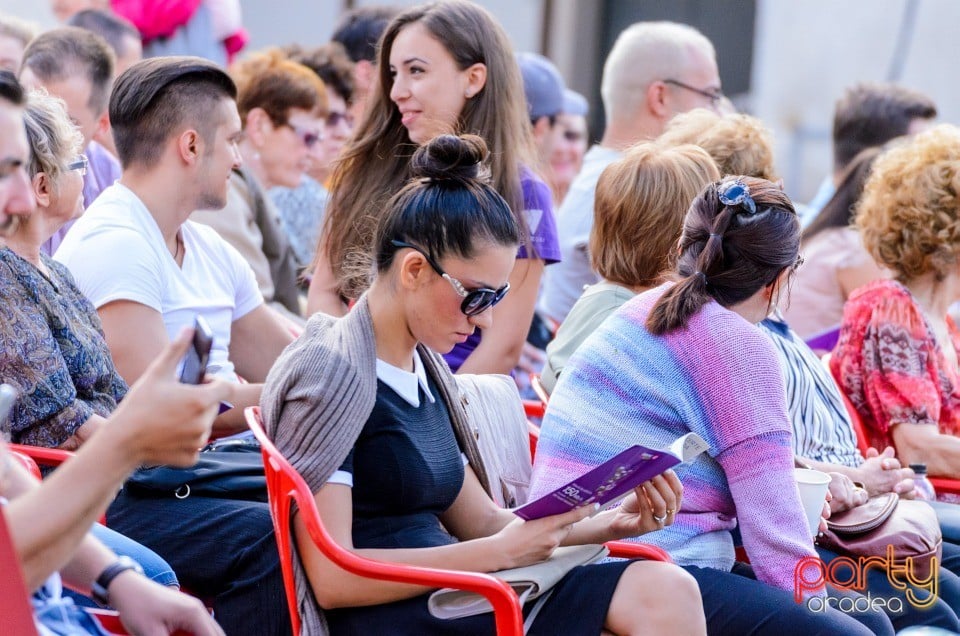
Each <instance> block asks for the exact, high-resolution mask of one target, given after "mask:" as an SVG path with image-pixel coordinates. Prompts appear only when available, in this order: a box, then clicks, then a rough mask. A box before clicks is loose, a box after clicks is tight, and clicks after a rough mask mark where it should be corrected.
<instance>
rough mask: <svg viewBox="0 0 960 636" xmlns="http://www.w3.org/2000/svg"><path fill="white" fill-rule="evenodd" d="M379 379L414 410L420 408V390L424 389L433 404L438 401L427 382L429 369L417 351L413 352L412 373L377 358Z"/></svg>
mask: <svg viewBox="0 0 960 636" xmlns="http://www.w3.org/2000/svg"><path fill="white" fill-rule="evenodd" d="M377 379H378V380H380V381H381V382H383V383H384V384H386V385H387V386H388V387H390V388H391V389H393V390H394V391H396V392H397V395H399V396H400V397H402V398H403V399H404V400H406V401H407V402H409V403H410V405H411V406H413V407H414V408H416V407H419V406H420V391H419V389H423V393H424V395H426V396H427V400H428V401H429V402H430V403H431V404H433V403H434V402H435V401H436V400H435V399H434V397H433V394H432V393H431V392H430V385H429V383H428V382H427V368H426V367H424V366H423V361H422V360H421V359H420V354H419V353H418V352H417V351H416V350H414V352H413V372H412V373H411V372H410V371H407V370H405V369H401V368H400V367H395V366H393V365H392V364H390V363H388V362H384V361H383V360H381V359H380V358H377Z"/></svg>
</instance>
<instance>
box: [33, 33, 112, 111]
mask: <svg viewBox="0 0 960 636" xmlns="http://www.w3.org/2000/svg"><path fill="white" fill-rule="evenodd" d="M115 64H116V57H115V56H114V54H113V50H112V49H111V48H110V45H109V44H107V42H106V40H104V39H103V38H102V37H100V36H99V35H97V34H96V33H92V32H90V31H87V30H85V29H80V28H77V27H60V28H59V29H53V30H51V31H47V32H45V33H41V34H40V35H38V36H37V37H35V38H34V39H33V40H32V41H31V42H30V44H29V45H28V46H27V49H26V50H25V51H24V52H23V65H22V66H21V68H20V72H21V73H22V72H23V69H26V68H29V69H30V70H31V71H32V72H33V74H34V75H36V76H37V79H39V80H40V81H41V82H44V83H46V82H62V81H63V80H65V79H67V78H69V77H72V76H74V75H77V74H82V75H84V76H85V77H86V78H87V80H89V82H90V101H89V102H88V106H89V107H90V110H92V111H93V112H94V113H96V114H97V115H99V114H100V113H102V112H103V111H104V110H106V109H107V100H108V99H109V98H110V84H111V82H112V81H113V69H114V66H115Z"/></svg>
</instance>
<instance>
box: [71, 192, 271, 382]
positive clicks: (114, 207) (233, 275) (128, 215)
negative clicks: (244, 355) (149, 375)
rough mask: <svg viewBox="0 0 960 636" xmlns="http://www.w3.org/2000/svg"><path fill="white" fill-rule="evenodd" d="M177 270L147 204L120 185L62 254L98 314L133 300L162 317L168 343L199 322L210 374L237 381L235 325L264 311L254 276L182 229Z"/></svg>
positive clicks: (211, 240) (230, 252)
mask: <svg viewBox="0 0 960 636" xmlns="http://www.w3.org/2000/svg"><path fill="white" fill-rule="evenodd" d="M181 236H182V237H183V244H184V256H183V267H182V268H181V267H178V266H177V263H176V261H175V260H174V259H173V256H172V255H171V254H170V251H169V250H168V249H167V246H166V244H165V243H164V240H163V235H162V234H161V233H160V228H159V227H158V226H157V222H156V221H155V220H154V218H153V216H151V215H150V212H149V210H147V207H146V206H145V205H144V204H143V202H142V201H141V200H140V199H139V197H137V195H136V194H134V193H133V192H132V191H131V190H129V189H128V188H126V187H125V186H123V185H120V184H119V183H117V184H115V185H113V186H110V187H109V188H107V189H106V190H104V191H103V193H102V194H101V195H100V196H99V197H98V198H97V200H96V201H95V202H94V203H93V205H91V206H90V209H88V210H87V211H86V213H84V215H83V216H82V217H80V220H78V221H77V223H76V224H75V225H74V226H73V228H71V230H70V233H69V234H67V237H66V238H65V239H64V241H63V243H62V244H61V245H60V248H59V249H58V250H57V254H56V260H58V261H60V262H61V263H63V264H64V265H66V266H67V267H68V268H69V269H70V272H71V273H72V274H73V277H74V278H75V279H76V282H77V285H78V286H79V288H80V290H81V291H82V292H83V293H84V295H85V296H86V297H87V298H89V299H90V301H91V302H92V303H93V305H94V306H95V307H97V308H98V309H99V308H100V307H102V306H103V305H106V304H107V303H110V302H113V301H115V300H131V301H133V302H137V303H141V304H143V305H146V306H147V307H150V308H151V309H155V310H157V311H159V312H160V313H161V314H162V315H163V324H164V326H165V327H166V330H167V335H168V336H169V337H170V338H174V337H176V335H177V334H178V333H180V330H181V329H182V328H183V327H192V326H193V323H194V319H195V317H196V315H197V314H200V315H202V316H203V317H204V319H206V321H207V323H208V324H209V325H210V329H211V330H212V331H213V349H212V350H211V352H210V363H209V366H208V367H207V372H208V373H212V374H216V375H219V376H220V377H223V378H225V379H235V377H236V376H235V374H234V372H233V363H231V362H230V360H229V354H228V352H229V348H230V328H231V325H232V323H233V322H234V321H236V320H239V319H240V318H242V317H243V316H244V315H246V314H247V313H249V312H251V311H253V310H254V309H256V308H257V307H259V306H260V305H261V304H263V296H261V295H260V290H259V289H258V288H257V281H256V278H255V277H254V275H253V270H251V269H250V266H249V265H248V264H247V262H246V261H245V260H244V259H243V257H242V256H240V253H239V252H237V250H235V249H234V248H233V247H231V246H230V245H229V244H228V243H227V242H226V241H224V240H223V239H222V238H220V235H218V234H217V233H216V231H214V230H213V229H211V228H209V227H206V226H204V225H200V224H197V223H193V222H191V221H187V222H185V223H184V224H183V225H182V226H181Z"/></svg>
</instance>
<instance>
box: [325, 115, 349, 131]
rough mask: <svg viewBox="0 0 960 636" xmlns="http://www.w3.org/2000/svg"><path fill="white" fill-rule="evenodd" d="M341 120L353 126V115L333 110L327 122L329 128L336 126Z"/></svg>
mask: <svg viewBox="0 0 960 636" xmlns="http://www.w3.org/2000/svg"><path fill="white" fill-rule="evenodd" d="M341 122H343V123H345V124H346V125H347V128H353V115H351V114H349V113H340V112H336V111H331V112H330V113H328V114H327V119H326V122H325V123H326V124H327V127H328V128H336V127H337V126H339V125H340V123H341Z"/></svg>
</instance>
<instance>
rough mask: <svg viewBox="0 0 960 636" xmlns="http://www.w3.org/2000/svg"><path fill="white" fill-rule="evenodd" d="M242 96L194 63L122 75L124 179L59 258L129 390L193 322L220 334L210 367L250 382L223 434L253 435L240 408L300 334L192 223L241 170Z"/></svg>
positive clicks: (113, 109)
mask: <svg viewBox="0 0 960 636" xmlns="http://www.w3.org/2000/svg"><path fill="white" fill-rule="evenodd" d="M171 59H172V61H171ZM234 96H235V89H234V87H233V83H232V81H231V80H230V79H229V77H227V76H226V75H225V74H223V73H222V72H221V71H220V70H219V69H217V68H216V67H212V68H208V67H207V66H205V65H204V64H201V63H199V62H198V61H197V60H195V59H193V58H166V61H160V62H157V61H156V60H147V61H144V62H141V63H139V64H137V65H134V66H133V67H132V68H131V69H130V70H129V71H127V72H126V73H124V74H123V75H122V76H121V77H120V78H119V79H118V81H117V85H116V88H115V89H114V93H113V96H112V97H111V100H110V119H111V121H112V122H113V129H114V136H115V138H116V145H117V151H118V154H119V155H120V159H121V162H122V164H123V176H122V177H121V179H120V180H119V181H118V182H117V183H116V184H115V185H113V186H111V187H110V188H108V189H106V190H105V191H104V192H103V193H102V194H101V195H100V197H99V198H98V199H97V201H96V202H95V203H94V204H93V205H92V206H91V207H90V209H89V210H87V212H86V214H84V216H83V217H81V219H80V220H79V221H78V222H77V224H76V225H75V226H74V228H73V229H72V230H71V232H70V234H69V235H68V236H67V238H66V240H65V241H64V243H63V244H62V245H61V247H60V249H59V250H58V251H57V255H56V257H57V260H59V261H60V262H62V263H63V264H65V265H66V266H67V267H68V268H70V271H71V273H72V274H73V276H74V278H75V279H76V281H77V284H78V285H79V287H80V289H81V290H82V291H83V293H84V294H85V295H86V296H87V297H88V298H89V299H90V300H91V301H92V302H93V304H94V306H95V307H96V308H97V311H98V313H99V314H100V319H101V321H102V322H103V330H104V333H105V334H106V337H107V344H108V345H109V346H110V351H111V353H112V355H113V360H114V363H115V364H116V366H117V370H118V371H119V372H120V374H121V375H122V376H123V378H124V379H125V380H126V381H127V382H128V383H131V384H132V383H133V382H134V381H135V380H136V379H137V378H138V377H140V374H141V373H142V372H143V370H144V369H145V368H146V366H147V364H149V362H150V361H151V360H153V359H154V358H155V357H156V356H157V354H158V353H159V351H160V350H161V349H162V348H163V346H164V345H165V344H166V343H167V341H168V340H169V339H170V338H172V337H174V336H175V335H176V334H177V333H178V332H179V331H180V329H182V328H183V327H184V326H192V325H193V323H194V319H195V317H196V316H197V315H202V316H203V317H204V318H205V319H206V321H207V323H208V324H209V325H210V327H211V329H212V330H213V334H214V339H213V350H212V352H211V355H210V365H209V367H208V372H210V373H214V374H216V375H219V376H222V377H224V378H227V379H232V380H234V381H236V379H237V378H236V375H235V372H236V373H238V374H239V375H241V376H242V377H244V378H245V379H246V380H248V381H249V382H250V384H246V385H244V386H243V387H240V388H239V389H238V390H237V391H236V396H235V397H236V399H237V403H236V404H234V407H235V408H233V409H232V410H230V411H227V412H226V413H224V414H223V415H221V416H220V417H219V418H218V419H217V425H216V428H217V429H218V430H219V431H223V432H230V431H234V430H242V429H244V428H245V425H244V421H243V409H244V407H246V406H250V405H254V404H257V403H259V400H260V384H259V383H260V382H262V381H263V380H264V379H265V378H266V375H267V372H268V371H269V369H270V367H271V366H272V364H273V361H274V360H275V359H276V357H277V355H279V353H280V351H281V350H282V349H283V347H285V346H286V345H287V344H288V343H289V342H290V340H291V339H292V336H291V334H290V331H289V329H288V328H287V326H286V324H285V323H284V322H283V321H282V320H280V319H279V318H278V317H277V316H276V314H275V313H274V312H272V311H270V310H269V309H268V308H267V307H266V306H265V305H264V303H263V298H262V297H261V295H260V292H259V290H258V288H257V284H256V280H255V278H254V275H253V272H252V270H251V269H250V266H249V265H248V264H247V263H246V261H245V260H244V259H243V257H241V256H240V254H239V253H238V252H237V251H236V250H235V249H234V248H233V247H231V246H230V245H229V244H228V243H227V242H226V241H224V240H223V239H221V238H220V236H219V235H218V234H217V233H216V232H215V231H213V230H212V229H210V228H208V227H206V226H203V225H199V224H196V223H193V222H191V221H188V220H187V218H188V217H189V216H190V213H191V212H193V210H195V209H198V208H222V207H223V206H224V205H225V203H226V192H227V183H228V179H229V176H230V172H231V170H232V169H233V168H234V167H236V166H238V165H239V163H240V156H239V153H238V151H237V147H236V142H237V140H238V139H239V136H240V134H241V133H240V119H239V116H238V114H237V107H236V104H235V102H234ZM170 113H179V117H170V116H169V114H170Z"/></svg>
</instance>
